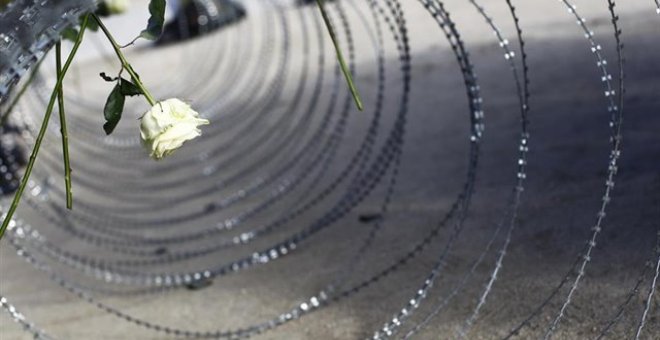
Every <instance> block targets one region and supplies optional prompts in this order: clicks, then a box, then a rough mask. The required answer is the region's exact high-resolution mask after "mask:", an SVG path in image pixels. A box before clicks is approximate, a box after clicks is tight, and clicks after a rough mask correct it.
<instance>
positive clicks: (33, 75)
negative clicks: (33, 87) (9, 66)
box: [0, 58, 44, 126]
mask: <svg viewBox="0 0 660 340" xmlns="http://www.w3.org/2000/svg"><path fill="white" fill-rule="evenodd" d="M43 61H44V58H42V59H41V60H39V62H37V64H36V65H34V67H33V68H32V72H31V73H30V76H29V77H28V79H27V81H26V82H25V84H23V87H21V90H20V91H18V94H17V95H16V97H14V99H13V100H12V102H11V104H9V106H8V107H7V111H5V113H3V114H2V117H0V126H3V125H5V123H6V122H7V119H8V118H9V116H10V115H11V113H12V112H13V111H14V108H15V107H16V105H17V104H18V101H19V100H20V99H21V98H22V97H23V95H24V94H25V92H27V89H28V88H29V87H30V84H32V81H34V79H35V78H36V77H37V74H39V66H41V63H42V62H43Z"/></svg>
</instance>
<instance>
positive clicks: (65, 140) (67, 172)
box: [55, 41, 73, 209]
mask: <svg viewBox="0 0 660 340" xmlns="http://www.w3.org/2000/svg"><path fill="white" fill-rule="evenodd" d="M55 64H56V68H57V78H58V79H59V78H60V77H61V76H62V43H61V42H59V41H58V42H57V44H56V45H55ZM57 103H58V108H59V111H60V132H61V134H62V154H63V155H64V185H65V187H66V207H67V209H72V208H73V194H72V193H71V162H70V161H69V134H68V133H67V131H66V118H65V115H64V85H63V84H62V85H60V87H58V88H57Z"/></svg>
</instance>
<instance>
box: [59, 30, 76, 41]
mask: <svg viewBox="0 0 660 340" xmlns="http://www.w3.org/2000/svg"><path fill="white" fill-rule="evenodd" d="M77 37H78V30H77V29H75V28H73V27H67V28H65V29H64V31H62V39H64V40H69V41H71V42H76V38H77Z"/></svg>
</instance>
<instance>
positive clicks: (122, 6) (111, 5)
mask: <svg viewBox="0 0 660 340" xmlns="http://www.w3.org/2000/svg"><path fill="white" fill-rule="evenodd" d="M104 2H105V8H107V9H108V12H110V14H121V13H124V12H126V11H127V10H128V5H129V0H105V1H104Z"/></svg>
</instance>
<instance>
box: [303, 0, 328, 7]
mask: <svg viewBox="0 0 660 340" xmlns="http://www.w3.org/2000/svg"><path fill="white" fill-rule="evenodd" d="M333 1H335V0H323V2H333ZM297 4H298V6H306V5H311V4H316V0H298V1H297Z"/></svg>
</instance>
